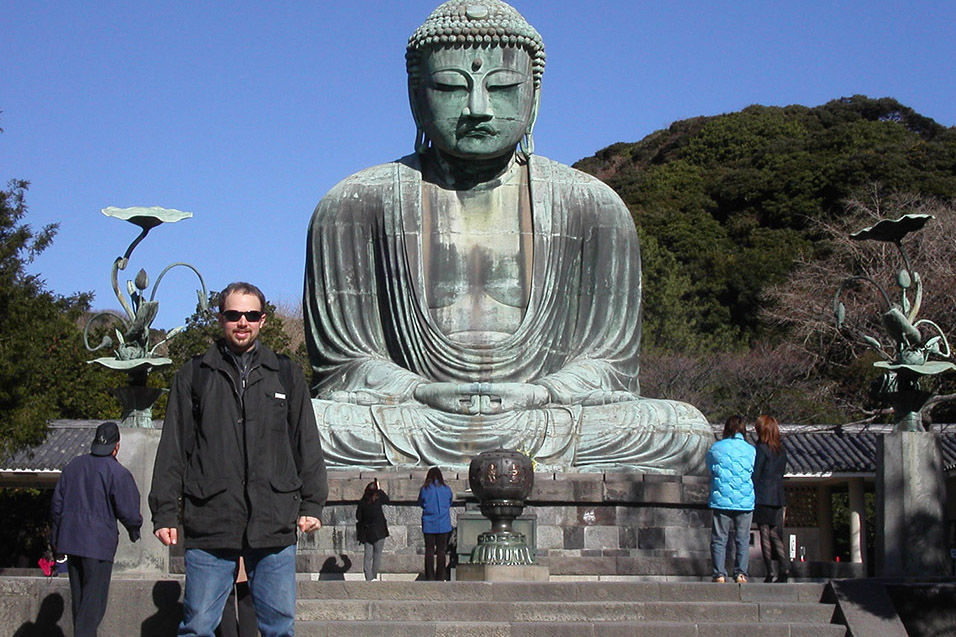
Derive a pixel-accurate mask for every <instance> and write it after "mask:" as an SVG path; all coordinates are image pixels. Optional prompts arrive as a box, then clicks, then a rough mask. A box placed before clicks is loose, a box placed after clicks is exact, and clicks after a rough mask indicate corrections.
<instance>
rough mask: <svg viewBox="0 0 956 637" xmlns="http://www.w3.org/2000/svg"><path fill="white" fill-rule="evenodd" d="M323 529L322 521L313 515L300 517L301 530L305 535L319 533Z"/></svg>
mask: <svg viewBox="0 0 956 637" xmlns="http://www.w3.org/2000/svg"><path fill="white" fill-rule="evenodd" d="M321 527H322V521H321V520H319V518H314V517H312V516H311V515H303V516H300V517H299V530H300V531H302V532H303V533H312V532H313V531H318V530H319V529H320V528H321Z"/></svg>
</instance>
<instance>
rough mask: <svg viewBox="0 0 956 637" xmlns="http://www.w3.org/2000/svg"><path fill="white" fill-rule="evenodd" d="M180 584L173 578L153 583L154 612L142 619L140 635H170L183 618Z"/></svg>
mask: <svg viewBox="0 0 956 637" xmlns="http://www.w3.org/2000/svg"><path fill="white" fill-rule="evenodd" d="M182 590H183V587H182V585H181V584H180V583H179V582H178V581H175V580H164V581H160V582H156V583H155V584H154V585H153V603H154V604H155V605H156V612H155V613H153V614H152V615H150V616H149V617H147V618H146V619H144V620H143V624H142V632H141V633H140V635H141V637H172V636H173V635H175V634H176V629H177V628H179V622H180V620H181V619H182V618H183V604H182V602H181V601H180V598H181V597H182Z"/></svg>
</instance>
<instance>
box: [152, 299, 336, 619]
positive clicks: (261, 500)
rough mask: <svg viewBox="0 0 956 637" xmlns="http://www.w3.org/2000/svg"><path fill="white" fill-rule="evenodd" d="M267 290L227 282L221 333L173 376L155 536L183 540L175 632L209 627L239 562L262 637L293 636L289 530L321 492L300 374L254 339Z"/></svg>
mask: <svg viewBox="0 0 956 637" xmlns="http://www.w3.org/2000/svg"><path fill="white" fill-rule="evenodd" d="M265 306H266V304H265V296H264V295H263V294H262V292H261V291H260V290H259V288H257V287H255V286H254V285H251V284H249V283H231V284H230V285H229V286H228V287H226V289H225V290H223V291H222V294H221V295H220V297H219V325H220V326H221V327H222V330H223V338H222V339H221V340H220V341H218V342H217V343H216V344H215V345H213V346H212V347H210V348H209V349H208V350H207V351H206V353H205V354H204V355H203V357H202V359H201V360H200V362H199V363H198V364H197V363H195V362H194V361H191V362H189V363H187V364H186V365H185V366H183V368H182V369H180V370H179V372H178V373H177V374H176V379H175V382H174V384H173V388H172V391H171V392H170V395H169V406H168V407H167V410H166V421H165V424H164V426H163V435H162V438H161V440H160V443H159V450H158V451H157V454H156V465H155V468H154V470H153V483H152V488H151V490H150V494H149V506H150V510H151V511H152V514H153V527H154V534H155V535H156V537H157V538H159V540H160V541H161V542H162V543H163V544H166V545H167V546H168V545H170V544H176V543H177V542H178V541H179V533H178V529H177V521H178V516H179V498H180V497H182V504H183V512H182V514H183V518H182V521H183V534H184V536H185V538H184V540H185V549H186V551H185V556H186V592H185V597H184V599H183V621H182V623H181V624H180V626H179V634H180V635H212V634H213V630H214V629H215V628H216V625H217V624H218V623H219V620H220V618H221V616H222V610H223V606H224V604H225V601H226V597H227V596H228V594H229V590H230V589H231V587H232V585H233V582H234V581H235V576H236V570H237V568H238V562H239V557H240V556H242V557H243V558H244V561H245V567H246V572H247V574H248V577H249V586H250V590H251V592H252V598H253V601H254V602H255V607H256V615H257V617H258V621H259V631H260V633H261V634H262V635H263V637H271V636H273V635H275V636H279V635H292V631H293V624H294V614H295V545H296V528H298V530H299V531H301V532H303V533H311V532H313V531H315V530H316V529H318V528H319V527H320V526H321V523H320V522H319V514H320V513H321V511H322V507H323V506H324V505H325V500H326V497H327V495H328V481H327V478H326V472H325V461H324V459H323V457H322V449H321V445H320V443H319V436H318V431H317V430H316V426H315V416H314V414H313V411H312V403H311V400H310V398H309V392H308V387H307V385H306V382H305V377H304V376H303V375H302V372H301V371H300V370H298V368H296V366H295V365H291V364H290V363H289V361H288V360H282V359H280V357H278V356H277V355H276V354H275V353H274V352H272V350H270V349H269V348H268V347H266V346H265V345H263V344H262V343H259V342H258V337H259V331H260V329H261V328H262V326H263V325H264V324H265V321H266V315H265Z"/></svg>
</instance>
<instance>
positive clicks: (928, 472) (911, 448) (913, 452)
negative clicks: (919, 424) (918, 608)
mask: <svg viewBox="0 0 956 637" xmlns="http://www.w3.org/2000/svg"><path fill="white" fill-rule="evenodd" d="M945 499H946V489H945V483H944V481H943V461H942V453H941V451H940V448H939V441H938V440H937V439H936V436H935V435H934V434H932V433H928V432H915V431H900V432H894V433H891V434H885V435H883V436H880V437H879V438H878V442H877V448H876V573H877V575H879V576H883V577H901V576H902V577H932V576H945V575H947V574H948V573H949V564H948V557H947V555H946V535H945V526H944V517H943V503H944V502H945Z"/></svg>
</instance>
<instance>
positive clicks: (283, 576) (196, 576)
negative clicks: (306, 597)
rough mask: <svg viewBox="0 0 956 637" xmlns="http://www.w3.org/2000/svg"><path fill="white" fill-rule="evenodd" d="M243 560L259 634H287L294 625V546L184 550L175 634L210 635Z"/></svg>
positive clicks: (273, 636)
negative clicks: (183, 576)
mask: <svg viewBox="0 0 956 637" xmlns="http://www.w3.org/2000/svg"><path fill="white" fill-rule="evenodd" d="M240 555H242V557H243V558H244V559H245V563H246V574H247V575H248V576H249V590H250V592H251V593H252V600H253V602H254V603H255V607H256V618H257V619H258V622H259V632H260V633H261V635H262V637H287V636H291V635H293V634H294V630H295V629H294V625H295V545H294V544H293V545H292V546H287V547H285V548H270V549H246V550H244V551H238V550H209V551H206V550H203V549H186V593H185V595H184V596H183V621H182V623H181V624H180V625H179V632H178V633H177V634H178V635H196V636H201V637H213V631H215V630H216V626H218V625H219V621H220V620H221V619H222V609H223V607H224V606H225V605H226V598H227V597H228V596H229V591H231V590H232V585H233V583H234V582H235V581H236V573H237V572H238V568H239V556H240Z"/></svg>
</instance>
